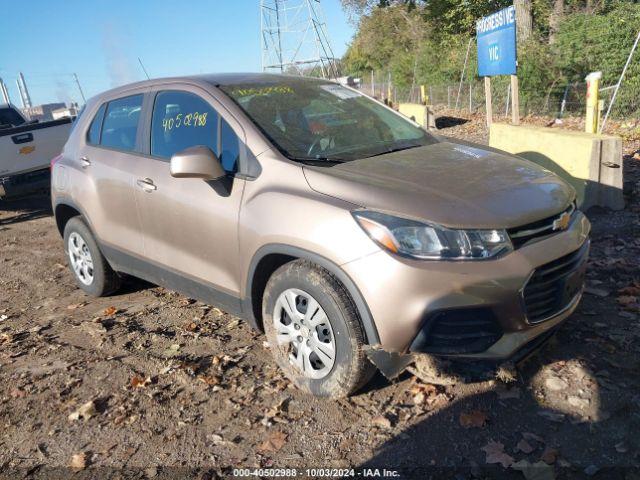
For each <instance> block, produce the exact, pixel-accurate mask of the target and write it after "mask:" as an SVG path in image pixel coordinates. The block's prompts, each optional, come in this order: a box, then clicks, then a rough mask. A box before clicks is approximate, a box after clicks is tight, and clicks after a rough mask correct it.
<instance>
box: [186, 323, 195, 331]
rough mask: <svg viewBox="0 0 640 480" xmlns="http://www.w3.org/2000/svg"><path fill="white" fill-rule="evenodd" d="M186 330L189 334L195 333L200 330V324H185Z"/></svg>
mask: <svg viewBox="0 0 640 480" xmlns="http://www.w3.org/2000/svg"><path fill="white" fill-rule="evenodd" d="M184 329H185V330H186V331H187V332H195V331H196V330H197V329H198V324H197V323H196V322H189V323H187V324H185V326H184Z"/></svg>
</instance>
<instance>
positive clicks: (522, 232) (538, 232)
mask: <svg viewBox="0 0 640 480" xmlns="http://www.w3.org/2000/svg"><path fill="white" fill-rule="evenodd" d="M576 212H577V209H576V206H575V203H572V204H571V205H570V206H569V207H568V208H567V209H565V210H564V211H562V212H560V213H558V214H557V215H554V216H552V217H548V218H545V219H543V220H538V221H537V222H533V223H529V224H527V225H524V226H522V227H516V228H510V229H509V230H507V233H508V234H509V237H510V238H511V243H512V244H513V248H515V249H518V248H520V247H522V246H523V245H525V244H526V243H528V242H530V241H531V240H534V239H536V238H541V237H546V236H547V235H552V234H553V233H555V232H556V230H555V227H554V224H555V222H556V220H558V219H559V218H560V217H561V216H562V215H564V214H565V213H568V214H569V215H570V216H571V221H572V222H573V219H574V217H575V213H576Z"/></svg>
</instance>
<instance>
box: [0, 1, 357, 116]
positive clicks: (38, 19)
mask: <svg viewBox="0 0 640 480" xmlns="http://www.w3.org/2000/svg"><path fill="white" fill-rule="evenodd" d="M291 1H297V0H291ZM259 2H260V0H0V7H1V9H0V78H2V79H3V80H4V82H5V84H6V85H7V87H8V89H9V95H10V96H11V101H12V102H13V103H14V104H16V105H18V106H21V104H20V96H19V94H18V89H17V87H16V78H17V75H18V72H22V73H23V74H24V76H25V80H26V83H27V87H28V89H29V93H30V95H31V100H32V103H33V104H34V105H38V104H41V103H49V102H66V103H69V102H71V101H76V102H79V103H82V101H81V96H80V93H79V91H78V87H77V86H76V85H75V82H74V78H73V76H72V74H73V73H76V74H77V75H78V79H79V81H80V84H81V86H82V89H83V90H84V93H85V96H86V97H87V98H89V97H91V96H93V95H95V94H97V93H100V92H102V91H104V90H107V89H109V88H112V87H115V86H118V85H122V84H126V83H130V82H134V81H137V80H143V79H145V78H146V77H145V75H144V72H143V70H142V68H141V66H140V64H139V63H138V58H140V59H141V60H142V62H143V64H144V66H145V68H146V70H147V72H148V73H149V76H150V77H152V78H156V77H166V76H173V75H189V74H199V73H215V72H252V71H260V70H261V61H262V57H261V55H262V54H261V37H260V8H259ZM322 7H323V10H324V15H325V17H326V21H327V30H328V34H329V38H330V41H331V45H332V47H333V50H334V54H335V56H337V57H341V56H342V55H343V54H344V52H345V51H346V49H347V46H348V43H349V42H350V41H351V38H352V36H353V34H354V28H353V26H352V25H351V24H350V23H349V21H348V18H347V16H346V14H345V13H344V12H343V11H342V8H341V6H340V1H339V0H322Z"/></svg>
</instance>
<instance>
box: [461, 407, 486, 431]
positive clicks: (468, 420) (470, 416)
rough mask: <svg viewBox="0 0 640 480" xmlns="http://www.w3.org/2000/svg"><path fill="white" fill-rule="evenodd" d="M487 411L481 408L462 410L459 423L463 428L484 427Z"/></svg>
mask: <svg viewBox="0 0 640 480" xmlns="http://www.w3.org/2000/svg"><path fill="white" fill-rule="evenodd" d="M487 419H488V415H487V412H483V411H482V410H472V411H470V412H463V413H461V414H460V419H459V421H460V425H461V426H463V427H464V428H480V427H484V426H485V424H486V423H487Z"/></svg>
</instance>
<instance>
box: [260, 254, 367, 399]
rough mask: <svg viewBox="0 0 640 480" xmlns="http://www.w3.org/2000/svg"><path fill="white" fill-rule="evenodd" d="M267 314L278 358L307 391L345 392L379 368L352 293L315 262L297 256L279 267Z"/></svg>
mask: <svg viewBox="0 0 640 480" xmlns="http://www.w3.org/2000/svg"><path fill="white" fill-rule="evenodd" d="M262 318H263V320H264V328H265V333H266V334H267V338H268V341H269V345H270V347H271V350H272V352H273V355H274V357H275V359H276V362H277V363H278V365H279V366H280V367H281V368H282V370H283V371H284V373H285V374H286V375H287V377H288V378H289V379H291V381H293V382H294V383H295V384H296V386H298V387H299V388H300V389H302V390H304V391H306V392H308V393H311V394H313V395H316V396H320V397H331V398H341V397H346V396H348V395H350V394H352V393H354V392H356V391H357V390H358V389H359V388H361V387H362V386H363V385H364V384H365V383H367V382H368V381H369V379H370V378H371V376H372V375H373V374H374V373H375V367H373V365H372V364H371V363H370V362H369V361H368V359H367V358H366V355H365V353H364V351H363V347H364V345H365V335H364V329H363V327H362V323H361V321H360V318H359V316H358V313H357V310H356V308H355V305H354V304H353V301H352V299H351V297H350V296H349V294H348V292H347V291H346V290H345V288H344V287H343V286H342V284H341V283H340V282H339V281H338V280H337V279H336V278H335V277H334V276H333V275H332V274H331V273H330V272H328V271H327V270H325V269H323V268H321V267H319V266H317V265H315V264H313V263H311V262H308V261H305V260H296V261H294V262H291V263H288V264H286V265H284V266H282V267H280V268H279V269H278V270H276V272H275V273H274V274H273V275H272V276H271V278H270V279H269V281H268V283H267V286H266V289H265V294H264V297H263V317H262Z"/></svg>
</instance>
